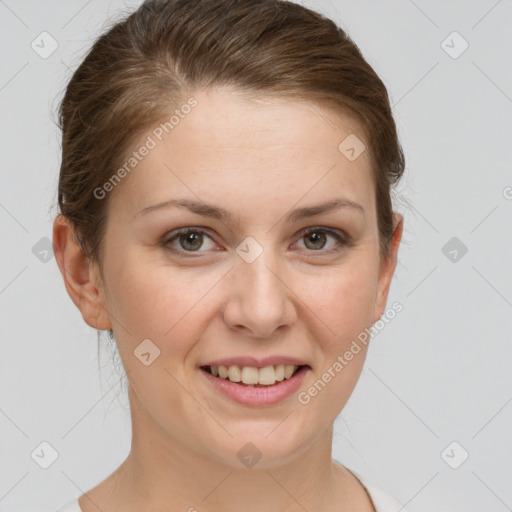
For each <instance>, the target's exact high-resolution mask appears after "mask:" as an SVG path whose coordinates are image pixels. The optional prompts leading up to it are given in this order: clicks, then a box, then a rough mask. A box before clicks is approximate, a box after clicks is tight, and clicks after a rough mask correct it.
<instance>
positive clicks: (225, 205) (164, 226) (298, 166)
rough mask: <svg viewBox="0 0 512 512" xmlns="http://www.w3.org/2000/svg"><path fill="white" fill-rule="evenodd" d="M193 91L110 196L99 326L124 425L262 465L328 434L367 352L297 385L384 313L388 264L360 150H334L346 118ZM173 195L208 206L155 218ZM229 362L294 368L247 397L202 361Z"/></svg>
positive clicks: (169, 209)
mask: <svg viewBox="0 0 512 512" xmlns="http://www.w3.org/2000/svg"><path fill="white" fill-rule="evenodd" d="M194 97H195V98H196V100H197V102H198V104H197V106H196V107H195V108H194V109H192V111H191V112H190V113H189V114H188V115H187V116H186V117H184V119H181V120H180V122H179V124H178V125H177V126H175V127H174V129H173V130H172V132H170V133H169V134H168V135H166V136H165V137H164V138H162V140H161V141H158V139H157V138H156V137H155V136H154V135H153V136H152V137H153V139H154V140H155V141H156V142H157V144H156V147H154V148H152V149H151V150H150V151H149V153H148V154H147V156H145V157H144V158H143V159H142V160H141V161H140V162H139V163H138V164H137V166H136V167H135V168H134V169H133V170H132V171H131V173H130V175H129V176H127V177H126V178H124V180H123V181H122V182H121V183H120V184H118V185H117V186H116V187H115V189H114V190H113V191H112V192H110V193H111V194H112V195H111V197H110V199H111V201H110V204H109V213H108V223H107V227H106V233H105V239H104V267H103V276H104V281H103V282H101V283H99V294H98V302H101V303H102V305H103V307H104V309H100V310H99V312H98V313H97V316H96V321H97V319H98V315H106V317H108V318H107V319H105V322H107V323H108V322H109V323H110V324H111V325H112V328H113V330H114V334H115V338H116V342H117V344H118V347H119V352H120V355H121V359H122V361H123V364H124V367H125V369H126V371H127V372H128V379H129V381H130V385H131V389H130V393H131V395H130V400H131V404H132V420H133V422H134V425H133V427H134V429H137V431H139V432H145V433H149V431H150V432H151V435H153V436H154V439H159V440H161V441H162V442H164V443H167V444H169V445H172V444H173V443H175V444H176V443H178V444H179V445H181V446H186V447H188V448H190V449H192V450H194V451H195V452H197V453H199V454H201V455H205V456H206V457H208V458H210V459H212V458H213V459H215V460H218V461H222V462H224V463H226V464H229V465H232V466H240V464H241V463H240V460H239V459H238V457H237V455H236V454H237V452H238V451H239V450H240V448H241V447H242V446H244V445H245V444H246V443H247V442H252V443H253V444H254V445H255V446H256V447H257V448H258V450H259V451H260V452H261V453H262V455H263V457H262V459H261V462H260V463H259V464H260V467H265V466H268V467H270V466H272V465H274V464H277V463H279V462H281V461H285V460H290V459H291V458H293V457H294V456H296V455H297V454H299V453H302V452H304V451H305V450H307V449H308V448H311V447H312V446H314V445H315V442H319V440H320V439H322V438H323V437H324V436H325V435H326V433H328V432H329V431H330V429H331V428H332V424H333V421H334V420H335V418H336V416H337V415H338V414H339V413H340V411H341V409H342V408H343V406H344V405H345V403H346V402H347V400H348V398H349V396H350V394H351V392H352V390H353V389H354V386H355V384H356V382H357V380H358V378H359V375H360V373H361V369H362V365H363V362H364V359H365V356H366V350H367V347H366V345H364V344H360V345H362V348H361V350H360V351H359V352H358V353H357V354H356V355H354V356H353V358H352V360H350V361H349V362H348V363H347V364H346V365H344V367H343V370H342V371H337V372H336V371H335V372H334V376H332V375H331V379H329V380H330V381H329V382H328V383H326V384H325V386H322V387H320V389H321V390H320V391H318V390H317V393H316V394H315V393H313V395H314V396H312V394H311V393H307V391H308V389H309V388H310V387H311V386H312V385H313V384H314V383H315V382H317V381H318V380H319V379H322V375H323V374H324V373H325V372H326V371H328V369H329V368H331V369H332V368H333V365H335V362H336V361H337V360H338V361H339V359H338V356H343V354H344V353H345V352H346V351H347V350H348V349H349V348H350V346H351V344H352V342H353V341H354V340H356V339H357V336H358V335H359V334H360V333H361V332H364V330H365V328H369V327H370V326H371V325H372V324H373V323H374V322H375V321H376V320H378V318H379V317H380V315H381V314H382V313H383V312H384V309H385V303H386V298H387V292H388V287H389V282H390V280H391V277H392V273H393V271H394V266H395V261H394V260H393V257H391V258H390V259H389V260H381V258H380V255H379V234H378V229H377V212H376V203H375V197H374V195H375V193H374V184H373V180H372V175H371V169H370V159H369V155H368V152H367V151H364V152H363V153H362V154H361V155H360V156H359V157H358V158H356V159H355V160H353V159H352V160H350V159H348V158H347V157H346V156H345V155H344V154H343V153H342V152H341V151H340V150H339V149H338V146H339V145H340V143H341V142H342V141H343V140H344V139H345V138H346V137H347V136H348V135H350V134H356V135H357V136H358V137H359V139H361V140H362V139H363V135H362V132H361V131H360V129H359V127H358V126H357V124H356V123H355V122H353V121H351V120H350V119H349V118H348V117H347V118H340V116H339V115H337V116H335V115H334V114H333V113H332V112H330V111H328V110H324V109H322V108H320V107H319V106H317V105H315V106H314V107H313V105H312V104H310V103H307V102H297V101H293V102H292V101H284V100H279V101H277V100H272V101H270V100H269V101H266V102H264V103H263V102H259V103H256V102H254V101H249V100H247V99H242V98H241V97H240V96H237V95H236V94H233V92H229V91H228V90H220V89H213V90H208V91H203V92H200V93H197V94H194ZM148 134H151V132H149V131H148V133H147V134H145V135H144V136H143V137H141V139H140V144H136V145H135V147H137V148H139V147H140V146H141V145H142V144H143V143H144V141H145V140H147V139H146V137H147V135H148ZM134 149H135V148H134ZM169 201H182V202H184V201H188V202H189V205H190V204H191V203H192V202H193V203H198V204H199V206H200V207H193V208H192V209H189V208H187V207H185V206H179V205H177V204H168V205H167V206H160V207H155V208H150V207H153V206H156V205H162V204H165V203H166V202H169ZM333 201H338V202H339V203H338V206H337V207H335V208H332V209H330V210H326V211H323V212H321V213H319V212H318V211H316V212H315V211H313V210H307V209H305V208H312V207H316V206H319V205H324V204H326V203H330V202H333ZM205 204H207V205H209V206H211V208H205V207H204V205H205ZM201 205H202V208H201ZM219 211H222V212H224V216H221V214H220V213H219ZM315 213H316V214H315ZM313 214H315V215H313ZM178 230H185V232H184V233H183V232H178ZM187 230H188V231H187ZM394 256H396V254H394ZM98 279H99V278H98ZM98 282H99V280H98ZM105 311H108V314H106V313H105ZM84 318H85V315H84ZM90 322H91V323H92V325H97V324H95V323H94V322H95V320H93V319H90ZM103 328H109V327H108V326H107V325H106V324H105V326H104V327H103ZM143 340H146V341H144V342H143ZM147 340H150V341H147ZM142 342H143V344H142V345H141V343H142ZM141 354H145V355H141ZM221 363H225V365H226V366H232V367H234V366H238V367H239V368H240V371H241V373H242V374H244V375H245V380H247V379H249V380H250V379H252V378H255V377H254V376H255V375H256V377H261V378H262V379H265V378H269V379H270V380H269V382H270V381H272V379H275V378H279V379H282V376H281V375H280V372H281V371H282V370H281V369H280V368H279V367H277V366H274V365H278V364H293V365H297V366H299V371H298V373H296V374H295V375H294V376H293V377H291V378H290V379H285V380H279V381H277V382H276V384H274V385H271V384H260V385H259V386H254V387H251V386H247V385H245V384H243V383H242V384H240V383H230V382H228V381H227V380H226V379H221V378H220V377H215V376H213V375H211V374H209V373H207V371H206V370H205V369H204V368H202V367H204V366H205V365H210V366H219V365H220V364H221ZM237 363H238V364H237ZM244 366H247V367H250V368H249V369H248V370H247V369H244V368H243V367H244ZM268 366H274V368H273V369H272V370H269V369H267V370H265V371H264V372H261V371H259V370H256V373H254V371H255V370H254V369H255V368H257V367H268ZM292 370H294V368H292ZM292 370H289V371H292ZM210 371H213V372H215V369H213V370H210ZM217 371H220V370H217ZM228 372H231V373H230V375H231V376H232V377H233V379H234V380H236V379H237V370H236V368H235V369H228ZM331 374H332V371H331ZM323 380H324V381H325V378H324V379H323ZM263 382H266V381H264V380H263ZM305 392H306V394H307V395H308V396H309V398H310V399H309V400H307V399H306V395H305ZM299 397H302V400H301V399H300V398H299ZM305 402H307V403H305ZM284 418H286V419H284Z"/></svg>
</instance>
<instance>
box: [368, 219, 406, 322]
mask: <svg viewBox="0 0 512 512" xmlns="http://www.w3.org/2000/svg"><path fill="white" fill-rule="evenodd" d="M393 226H394V232H393V237H392V238H391V240H390V242H389V245H390V247H389V255H388V257H387V258H385V259H384V260H382V261H381V265H380V272H379V284H378V290H377V296H376V299H375V307H374V318H373V323H375V322H376V321H377V320H379V318H380V317H381V316H382V315H383V314H384V311H385V310H386V302H387V300H388V293H389V287H390V285H391V279H392V278H393V274H394V273H395V268H396V262H397V256H398V247H399V246H400V241H401V239H402V233H403V227H404V218H403V215H401V214H399V213H395V214H394V215H393Z"/></svg>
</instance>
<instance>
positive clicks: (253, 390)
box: [199, 366, 309, 406]
mask: <svg viewBox="0 0 512 512" xmlns="http://www.w3.org/2000/svg"><path fill="white" fill-rule="evenodd" d="M308 370H309V367H308V366H302V367H301V368H300V369H299V371H298V372H297V373H296V374H295V375H293V377H290V378H289V379H286V380H282V381H280V382H276V383H275V384H273V385H272V386H265V387H250V386H245V385H241V384H236V383H235V382H231V381H230V380H228V379H221V378H219V377H214V376H213V375H212V374H211V373H208V372H207V371H206V370H202V369H201V368H200V369H199V371H200V372H201V373H202V374H203V375H204V376H205V377H206V379H208V381H209V382H210V383H211V384H212V385H213V386H215V388H216V389H217V390H218V391H220V392H221V393H222V394H224V395H225V396H227V397H229V398H231V399H232V400H234V401H235V402H238V403H239V404H244V405H250V406H258V405H272V404H277V403H279V402H281V401H282V400H285V399H286V398H288V397H289V396H290V395H292V394H293V393H295V392H296V391H297V389H299V387H300V385H301V383H302V380H303V379H304V376H305V375H306V372H307V371H308Z"/></svg>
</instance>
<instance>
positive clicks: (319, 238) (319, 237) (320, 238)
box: [307, 231, 325, 249]
mask: <svg viewBox="0 0 512 512" xmlns="http://www.w3.org/2000/svg"><path fill="white" fill-rule="evenodd" d="M323 238H325V234H320V235H319V234H318V233H317V232H315V231H314V232H312V233H310V234H309V236H308V237H307V241H308V242H309V241H311V240H313V244H315V243H318V241H320V242H324V240H323ZM323 245H324V244H323V243H320V247H319V246H316V245H314V246H313V248H314V249H315V248H316V249H318V248H321V247H322V246H323Z"/></svg>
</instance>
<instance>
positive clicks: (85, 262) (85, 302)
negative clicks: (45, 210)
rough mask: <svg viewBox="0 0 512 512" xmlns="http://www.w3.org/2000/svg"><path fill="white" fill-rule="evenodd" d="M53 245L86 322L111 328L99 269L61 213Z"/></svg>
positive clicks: (70, 290) (55, 227)
mask: <svg viewBox="0 0 512 512" xmlns="http://www.w3.org/2000/svg"><path fill="white" fill-rule="evenodd" d="M53 246H54V252H55V260H56V261H57V265H58V266H59V269H60V271H61V274H62V277H63V278H64V284H65V286H66V290H67V291H68V294H69V296H70V297H71V300H72V301H73V302H74V303H75V305H76V307H77V308H78V309H79V310H80V312H81V313H82V317H83V319H84V320H85V322H86V323H87V324H88V325H90V326H91V327H94V328H95V329H100V330H108V329H111V328H112V324H111V322H110V315H109V314H108V311H107V309H106V301H105V298H104V295H103V291H102V288H101V280H100V276H99V269H98V268H97V265H93V264H92V263H91V262H90V260H89V258H87V257H86V256H85V254H84V253H83V251H82V248H81V247H80V245H79V244H78V243H77V241H76V239H75V236H74V231H73V227H72V223H71V222H70V221H69V220H68V219H67V218H66V217H64V216H63V215H62V214H60V215H58V216H57V218H56V219H55V221H54V223H53Z"/></svg>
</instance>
